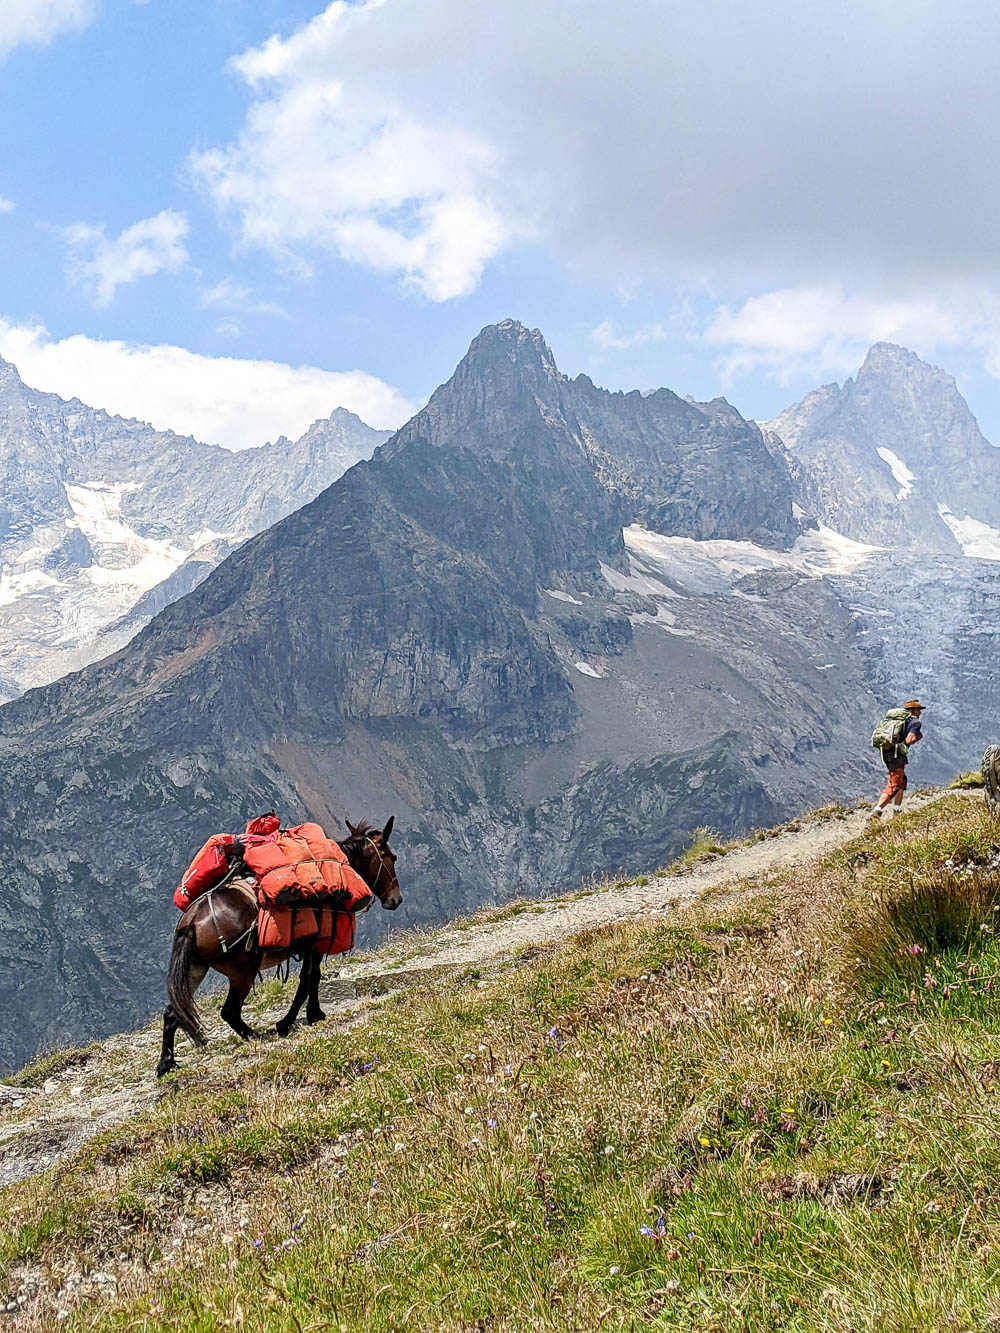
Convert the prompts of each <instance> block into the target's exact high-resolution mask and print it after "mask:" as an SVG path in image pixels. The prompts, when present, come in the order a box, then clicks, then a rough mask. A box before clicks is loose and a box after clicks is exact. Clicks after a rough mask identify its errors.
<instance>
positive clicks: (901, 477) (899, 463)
mask: <svg viewBox="0 0 1000 1333" xmlns="http://www.w3.org/2000/svg"><path fill="white" fill-rule="evenodd" d="M875 452H876V453H877V454H878V456H879V458H881V460H882V462H883V463H888V465H889V470H890V471H891V473H892V475H893V479H894V480H895V482H896V483H897V485H898V486H899V490H898V491H897V492H896V499H897V500H905V499H906V497H907V496H908V495H909V494H910V492H911V491H912V490H913V483H914V482H915V481H916V480H917V478H916V475H915V474H914V473H913V472H911V471H910V469H909V468H908V467H907V466H906V464H905V463H904V462H903V460H902V459H901V458H900V457H899V455H898V454H894V453H893V452H892V450H891V449H886V448H885V447H884V446H883V447H881V448H879V449H876V450H875Z"/></svg>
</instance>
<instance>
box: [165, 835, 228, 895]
mask: <svg viewBox="0 0 1000 1333" xmlns="http://www.w3.org/2000/svg"><path fill="white" fill-rule="evenodd" d="M233 842H234V838H233V835H232V834H231V833H213V834H212V836H211V837H210V838H209V839H208V841H207V842H206V843H205V844H204V846H202V847H201V848H200V849H199V851H198V852H197V854H196V855H195V857H194V860H193V861H192V862H191V864H190V865H189V866H188V868H187V870H185V872H184V874H183V876H182V877H181V882H180V884H178V886H177V888H176V889H175V890H174V906H175V907H176V908H177V910H178V911H179V912H186V911H187V909H188V908H189V907H190V906H191V904H192V903H193V902H194V900H195V899H196V898H200V897H201V895H202V894H203V893H205V892H206V891H207V890H208V889H211V888H213V887H214V886H215V885H216V884H218V882H219V881H220V880H221V879H224V878H225V876H226V871H227V870H228V869H229V858H228V856H227V855H226V853H227V851H228V850H229V849H230V848H231V847H232V845H233Z"/></svg>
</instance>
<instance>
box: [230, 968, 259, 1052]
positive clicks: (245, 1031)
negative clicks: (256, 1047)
mask: <svg viewBox="0 0 1000 1333" xmlns="http://www.w3.org/2000/svg"><path fill="white" fill-rule="evenodd" d="M252 985H253V977H250V978H249V980H244V979H243V978H240V979H239V980H238V981H237V980H231V981H230V982H229V994H228V995H227V996H226V1003H225V1004H224V1005H223V1006H222V1018H223V1020H224V1022H226V1023H228V1024H229V1026H230V1027H231V1028H232V1029H233V1031H234V1032H235V1033H236V1035H237V1037H242V1038H243V1040H244V1041H249V1040H250V1039H251V1037H259V1036H261V1035H262V1034H261V1033H260V1032H255V1031H254V1029H253V1028H252V1027H250V1026H249V1024H247V1023H244V1021H243V1001H244V1000H245V999H246V998H247V996H248V995H249V994H250V987H251V986H252Z"/></svg>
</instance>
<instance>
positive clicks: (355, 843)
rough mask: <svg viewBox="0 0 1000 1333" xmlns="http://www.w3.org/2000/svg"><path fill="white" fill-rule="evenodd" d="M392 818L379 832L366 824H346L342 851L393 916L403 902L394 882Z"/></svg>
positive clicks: (398, 888)
mask: <svg viewBox="0 0 1000 1333" xmlns="http://www.w3.org/2000/svg"><path fill="white" fill-rule="evenodd" d="M395 818H396V816H395V815H392V816H390V818H389V822H388V823H387V824H386V826H385V828H382V829H377V828H372V826H371V825H370V824H367V823H361V824H352V823H351V821H350V820H347V821H346V823H347V827H348V830H349V831H350V834H351V836H350V838H349V840H348V841H347V842H346V843H344V851H345V852H346V853H347V858H348V860H349V861H350V863H351V865H352V866H353V867H354V869H355V870H356V871H357V872H358V874H359V875H360V876H361V878H362V879H363V880H364V881H365V883H366V884H367V885H368V887H369V888H370V889H371V891H372V893H374V895H375V897H376V898H377V899H378V900H379V902H380V903H381V904H382V906H383V907H384V908H385V909H386V911H387V912H394V911H395V910H396V908H397V907H398V906H399V905H400V903H401V902H402V901H403V894H402V891H401V890H400V887H399V880H398V879H397V878H396V853H395V852H394V851H393V850H392V848H391V847H390V846H389V834H390V833H391V832H392V826H393V823H394V822H395Z"/></svg>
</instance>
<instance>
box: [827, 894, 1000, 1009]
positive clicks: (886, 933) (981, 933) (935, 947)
mask: <svg viewBox="0 0 1000 1333" xmlns="http://www.w3.org/2000/svg"><path fill="white" fill-rule="evenodd" d="M998 913H1000V874H998V873H997V872H995V871H986V872H980V873H967V874H959V873H956V872H955V871H953V870H947V871H944V872H942V873H939V874H936V875H926V876H923V877H921V878H919V879H915V880H913V881H911V882H910V883H909V884H906V885H904V887H903V888H902V889H900V890H897V891H895V892H892V891H887V890H885V889H880V890H879V891H878V892H877V893H876V894H874V895H873V896H872V898H871V900H870V901H869V902H868V903H865V904H863V905H862V906H861V907H860V908H859V909H858V910H857V911H856V913H855V914H854V915H853V916H852V918H851V919H850V921H849V922H848V924H847V928H846V930H845V934H844V944H843V949H844V953H845V955H846V958H847V961H848V966H849V967H850V968H851V969H852V970H853V973H854V976H855V977H856V979H857V981H858V982H859V983H860V984H861V985H862V986H864V987H865V988H866V989H868V990H870V991H872V992H873V993H874V994H876V995H879V996H881V995H886V994H894V993H896V992H897V991H899V990H900V989H901V988H902V989H903V990H904V991H905V992H907V993H908V992H909V990H910V989H911V988H912V986H914V985H917V984H920V982H921V981H922V979H924V978H925V977H926V976H927V975H928V964H931V965H932V966H935V967H936V968H937V969H938V970H940V968H941V966H942V965H943V964H944V962H945V960H947V961H948V963H949V964H950V965H952V966H956V965H957V966H958V967H959V968H965V967H966V966H968V965H970V964H971V965H974V964H975V960H976V959H977V958H978V957H979V956H980V955H981V954H983V953H984V952H986V951H987V949H988V948H989V949H990V950H991V951H992V946H993V943H994V940H995V936H996V931H997V926H998V924H1000V917H998ZM930 979H931V980H932V981H933V980H934V978H933V977H931V978H930ZM931 989H934V987H931Z"/></svg>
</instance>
